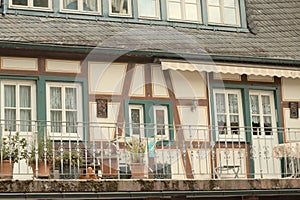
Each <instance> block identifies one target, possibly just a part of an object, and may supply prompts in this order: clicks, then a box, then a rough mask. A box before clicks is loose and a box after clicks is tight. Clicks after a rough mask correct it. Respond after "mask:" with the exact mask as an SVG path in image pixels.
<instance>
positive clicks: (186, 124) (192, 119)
mask: <svg viewBox="0 0 300 200" xmlns="http://www.w3.org/2000/svg"><path fill="white" fill-rule="evenodd" d="M177 108H178V111H179V116H180V121H181V124H182V126H183V133H184V137H185V139H186V140H205V141H208V140H209V132H208V131H207V130H208V129H207V127H208V114H207V107H204V106H203V107H201V106H197V108H196V110H194V111H192V110H191V106H178V107H177ZM190 125H191V126H190Z"/></svg>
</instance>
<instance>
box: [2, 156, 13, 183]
mask: <svg viewBox="0 0 300 200" xmlns="http://www.w3.org/2000/svg"><path fill="white" fill-rule="evenodd" d="M14 163H15V162H14V161H11V162H10V161H9V160H1V162H0V178H2V179H12V178H13V171H14Z"/></svg>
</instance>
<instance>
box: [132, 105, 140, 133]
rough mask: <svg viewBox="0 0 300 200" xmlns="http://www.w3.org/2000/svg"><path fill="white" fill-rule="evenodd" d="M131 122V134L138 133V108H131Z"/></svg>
mask: <svg viewBox="0 0 300 200" xmlns="http://www.w3.org/2000/svg"><path fill="white" fill-rule="evenodd" d="M130 112H131V123H132V134H134V135H135V134H136V135H140V121H141V120H140V119H141V116H140V110H139V109H131V110H130Z"/></svg>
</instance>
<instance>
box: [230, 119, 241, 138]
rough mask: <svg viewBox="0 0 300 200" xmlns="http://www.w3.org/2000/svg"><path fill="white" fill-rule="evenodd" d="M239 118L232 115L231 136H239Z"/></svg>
mask: <svg viewBox="0 0 300 200" xmlns="http://www.w3.org/2000/svg"><path fill="white" fill-rule="evenodd" d="M239 125H240V124H239V116H238V115H230V127H231V134H239Z"/></svg>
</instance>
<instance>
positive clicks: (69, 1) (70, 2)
mask: <svg viewBox="0 0 300 200" xmlns="http://www.w3.org/2000/svg"><path fill="white" fill-rule="evenodd" d="M64 9H70V10H78V2H77V0H64Z"/></svg>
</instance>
